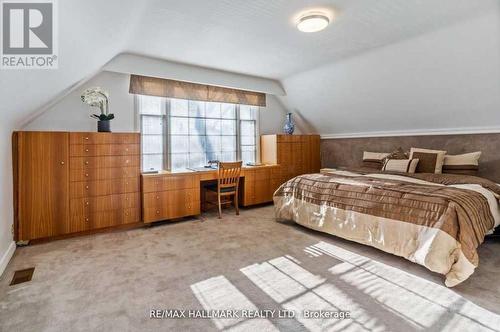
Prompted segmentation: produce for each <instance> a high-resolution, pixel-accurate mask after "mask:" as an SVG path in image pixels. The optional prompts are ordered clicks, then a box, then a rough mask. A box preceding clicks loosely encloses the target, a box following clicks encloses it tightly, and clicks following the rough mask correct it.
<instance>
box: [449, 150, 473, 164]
mask: <svg viewBox="0 0 500 332" xmlns="http://www.w3.org/2000/svg"><path fill="white" fill-rule="evenodd" d="M480 157H481V151H477V152H471V153H464V154H457V155H454V156H452V155H448V154H447V155H446V156H444V165H450V166H458V165H473V166H479V158H480Z"/></svg>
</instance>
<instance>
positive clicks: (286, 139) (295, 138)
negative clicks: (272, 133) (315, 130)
mask: <svg viewBox="0 0 500 332" xmlns="http://www.w3.org/2000/svg"><path fill="white" fill-rule="evenodd" d="M277 136H278V137H277V138H276V141H277V142H278V143H298V142H301V141H304V140H305V138H304V136H301V135H277Z"/></svg>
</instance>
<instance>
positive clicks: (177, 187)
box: [142, 165, 281, 223]
mask: <svg viewBox="0 0 500 332" xmlns="http://www.w3.org/2000/svg"><path fill="white" fill-rule="evenodd" d="M241 177H242V178H243V179H242V182H241V183H240V197H241V200H240V202H241V205H242V206H251V205H255V204H261V203H266V202H272V200H273V193H274V191H275V190H276V189H277V188H278V187H279V186H280V185H281V180H280V167H279V165H263V166H246V167H243V168H242V170H241ZM216 179H217V170H214V169H207V170H206V171H192V170H188V169H186V170H184V171H175V172H167V171H162V172H159V173H153V174H142V206H143V210H142V211H143V221H144V222H145V223H151V222H154V221H160V220H168V219H174V218H180V217H186V216H192V215H198V214H200V212H201V199H200V192H201V186H202V183H203V182H204V181H210V180H216Z"/></svg>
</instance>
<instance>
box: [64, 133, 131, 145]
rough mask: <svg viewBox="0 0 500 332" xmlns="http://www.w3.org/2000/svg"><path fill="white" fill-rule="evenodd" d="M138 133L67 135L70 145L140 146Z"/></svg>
mask: <svg viewBox="0 0 500 332" xmlns="http://www.w3.org/2000/svg"><path fill="white" fill-rule="evenodd" d="M140 141H141V136H140V134H139V133H69V143H70V144H140Z"/></svg>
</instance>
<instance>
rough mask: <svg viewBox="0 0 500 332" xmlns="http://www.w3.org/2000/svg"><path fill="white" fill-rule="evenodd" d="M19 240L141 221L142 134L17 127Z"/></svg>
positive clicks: (16, 159) (17, 213)
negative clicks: (56, 130)
mask: <svg viewBox="0 0 500 332" xmlns="http://www.w3.org/2000/svg"><path fill="white" fill-rule="evenodd" d="M13 163H14V182H15V186H14V197H15V225H16V227H15V228H16V229H15V233H16V240H18V241H29V240H33V239H40V238H48V237H54V236H58V235H64V234H70V233H77V232H82V231H92V230H97V229H100V228H105V227H114V226H119V225H124V224H132V223H138V222H140V221H141V199H140V135H139V134H137V133H67V132H24V131H22V132H15V133H14V135H13Z"/></svg>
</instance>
